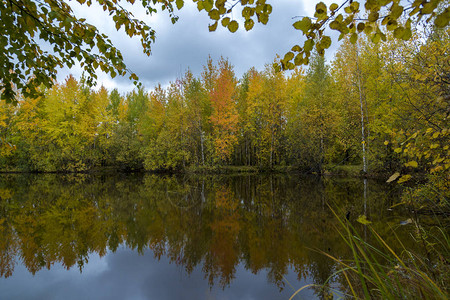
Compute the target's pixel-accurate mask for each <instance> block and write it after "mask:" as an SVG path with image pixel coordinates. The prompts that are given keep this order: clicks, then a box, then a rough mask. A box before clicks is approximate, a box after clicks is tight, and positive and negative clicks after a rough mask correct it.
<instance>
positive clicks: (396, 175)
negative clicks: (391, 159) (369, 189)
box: [386, 172, 400, 182]
mask: <svg viewBox="0 0 450 300" xmlns="http://www.w3.org/2000/svg"><path fill="white" fill-rule="evenodd" d="M399 176H400V173H399V172H395V173H394V174H392V176H391V177H389V179H388V180H387V181H386V182H392V181H394V180H395V179H397V178H398V177H399Z"/></svg>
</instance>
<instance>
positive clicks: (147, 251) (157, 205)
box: [0, 174, 398, 299]
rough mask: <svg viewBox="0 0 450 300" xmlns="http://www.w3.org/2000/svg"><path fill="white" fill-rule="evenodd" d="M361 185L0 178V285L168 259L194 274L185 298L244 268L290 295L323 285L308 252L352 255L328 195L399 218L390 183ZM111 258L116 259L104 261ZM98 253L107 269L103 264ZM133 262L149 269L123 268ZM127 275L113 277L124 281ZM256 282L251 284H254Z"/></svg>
mask: <svg viewBox="0 0 450 300" xmlns="http://www.w3.org/2000/svg"><path fill="white" fill-rule="evenodd" d="M368 186H369V185H368V184H367V182H363V181H362V180H342V179H335V178H328V179H325V180H319V179H317V178H315V177H312V178H298V177H293V176H284V175H283V176H281V175H280V176H276V175H267V176H250V175H249V176H221V177H217V176H209V177H195V176H194V177H192V176H191V177H174V176H166V177H161V176H156V175H148V174H147V175H115V176H111V175H102V176H88V175H67V176H61V175H36V176H17V175H8V176H6V175H3V176H2V177H1V181H0V197H1V202H0V275H1V276H2V277H5V278H7V279H1V280H0V294H2V289H4V286H6V285H8V284H9V285H11V284H12V282H15V281H14V280H16V281H17V280H19V279H18V278H19V277H20V278H22V277H24V276H25V277H26V276H27V275H25V273H24V272H23V267H25V268H26V269H27V270H28V272H30V273H31V274H36V273H37V272H38V271H39V270H43V269H49V270H50V271H42V272H43V273H44V274H47V275H46V276H49V277H51V276H52V275H51V274H57V273H58V272H59V273H60V269H61V267H64V268H66V269H71V270H70V272H73V271H74V269H75V268H77V269H78V270H79V271H81V274H79V272H78V271H77V272H78V274H79V275H77V276H80V278H86V277H89V274H91V273H92V271H91V273H89V272H88V271H87V270H97V271H98V272H106V271H105V270H106V269H102V268H113V269H112V270H110V271H111V272H114V271H116V272H117V271H119V272H125V273H126V274H127V276H131V278H134V277H136V276H144V277H149V275H148V274H150V273H152V274H154V275H153V276H152V279H151V280H152V282H153V283H154V282H155V280H156V281H158V282H160V281H161V279H162V278H165V277H163V276H162V275H163V274H165V273H166V271H165V270H169V269H171V268H174V267H176V268H177V269H178V270H180V269H181V270H183V274H184V275H180V276H181V277H182V278H191V279H192V278H193V282H191V283H190V284H191V285H193V286H194V288H191V289H192V290H195V294H192V295H191V296H192V297H190V296H189V295H187V294H186V295H185V296H184V297H185V298H188V299H194V298H196V299H199V298H197V297H200V299H201V298H210V297H211V294H210V293H211V292H212V291H216V292H217V293H218V294H217V295H222V296H224V295H225V294H226V293H228V294H232V293H233V292H232V291H234V289H229V287H230V286H231V287H233V284H234V283H236V282H241V281H242V278H243V276H244V277H245V276H247V277H248V276H249V274H250V272H251V273H253V274H257V276H256V275H255V276H253V277H249V278H248V279H247V283H246V284H248V285H250V282H252V281H253V282H255V283H258V280H260V279H261V274H264V277H265V279H264V281H265V283H266V284H267V281H268V282H269V283H271V284H272V285H273V287H275V289H276V290H277V293H278V292H280V291H283V293H285V295H290V294H292V292H293V290H294V289H297V288H299V287H301V286H302V285H304V284H307V283H315V284H318V285H321V284H323V283H324V282H325V281H326V280H327V279H328V277H330V276H331V275H332V274H333V273H334V272H335V271H336V265H335V263H334V262H333V261H332V260H330V259H327V258H326V257H325V256H324V255H323V254H322V253H319V252H317V251H313V250H312V249H320V250H322V251H325V252H327V253H329V254H331V255H333V256H335V257H339V258H347V257H349V256H350V253H349V249H348V247H347V246H346V244H345V243H344V242H343V241H342V239H341V238H340V237H339V235H338V234H337V232H336V228H337V227H338V222H337V220H336V218H335V217H334V216H333V215H332V213H331V211H330V210H329V208H328V206H327V203H333V205H336V206H338V207H340V208H341V209H343V211H346V212H348V213H349V215H350V216H352V218H353V217H354V218H356V217H357V216H358V215H359V214H362V213H366V214H367V213H368V212H370V213H371V215H370V216H369V218H370V219H371V220H372V221H374V224H375V225H374V226H378V227H379V230H381V231H383V230H384V229H383V228H385V227H386V226H385V224H386V223H389V222H391V223H394V222H397V221H398V219H396V218H395V217H396V216H395V215H393V214H394V212H389V211H388V210H387V208H388V207H389V206H390V205H391V203H392V201H394V199H395V197H397V194H396V192H395V191H392V190H387V189H386V187H385V186H384V185H379V184H376V183H375V182H371V183H370V192H368V191H367V190H366V189H367V187H368ZM377 224H378V225H377ZM366 238H370V237H366ZM136 252H137V253H139V254H143V256H137V255H136V254H135V253H136ZM105 256H106V257H105ZM124 257H125V258H124ZM139 257H140V258H139ZM117 260H119V261H120V264H110V262H111V261H116V262H117ZM158 260H159V261H160V262H163V263H161V264H159V263H158V264H157V262H158ZM135 261H138V262H137V263H135ZM105 262H108V266H105V265H102V263H103V264H105ZM92 264H94V265H95V264H97V265H96V266H95V267H92ZM132 265H136V266H138V268H144V269H145V270H147V273H148V274H147V275H145V274H144V273H142V274H140V273H136V272H134V271H133V270H131V269H128V270H127V266H132ZM15 269H18V270H22V271H20V272H19V271H17V270H16V271H15ZM102 270H103V271H102ZM108 270H109V269H108ZM126 270H127V271H126ZM16 272H17V274H16ZM42 272H41V273H42ZM46 272H49V273H46ZM52 272H53V273H52ZM155 272H156V273H155ZM94 273H95V271H94ZM172 273H173V272H172ZM28 276H30V275H28ZM53 276H56V275H53ZM191 276H192V277H191ZM8 277H10V278H8ZM198 277H201V278H204V279H205V283H204V286H202V284H201V283H199V282H200V281H199V282H196V280H198ZM116 279H117V278H116ZM36 280H38V279H37V277H36ZM149 280H150V278H149ZM165 280H167V281H168V282H163V281H161V282H160V284H159V287H160V288H161V289H163V290H167V291H165V292H166V293H168V292H169V291H172V290H173V291H172V292H174V290H178V289H179V288H180V287H179V285H180V283H179V282H178V281H177V280H173V279H172V281H171V280H170V276H169V278H165ZM19 281H20V280H19ZM128 281H129V280H128ZM128 281H124V280H122V281H119V283H118V284H119V285H124V286H125V285H126V286H129V285H131V286H133V283H131V282H128ZM131 281H132V280H131ZM30 282H33V281H32V280H30ZM341 282H342V283H344V281H343V279H342V278H339V276H336V278H335V280H334V282H331V283H330V286H332V287H334V288H338V289H341V290H343V291H344V290H345V288H344V287H342V286H341ZM22 284H23V283H22ZM85 284H86V288H92V286H91V287H89V283H88V282H85ZM91 284H92V282H91ZM291 285H292V288H291ZM152 286H153V285H152ZM196 286H198V287H202V288H195V287H196ZM243 286H244V285H243ZM157 287H158V285H156V288H157ZM207 287H209V289H208V288H207ZM222 289H223V291H222V292H220V291H221V290H222ZM187 290H189V289H188V288H187V287H184V288H183V289H181V291H182V292H183V293H187V292H186V291H187ZM208 290H209V292H207V291H208ZM263 290H265V288H264V287H263V286H261V284H259V285H258V288H257V289H254V292H255V291H256V292H257V291H260V292H261V291H263ZM225 291H226V292H225ZM160 292H161V293H163V292H164V291H160ZM199 292H201V293H203V294H201V295H200V294H198V293H199ZM312 292H313V293H315V295H316V296H317V297H319V298H324V297H325V296H326V293H327V292H326V291H323V290H322V289H320V288H316V289H315V290H313V291H312ZM192 293H194V291H192ZM306 293H310V292H306ZM258 294H260V296H258V297H257V298H256V299H273V297H269V295H273V294H272V293H270V292H267V293H265V294H264V293H263V294H261V293H259V292H258ZM128 295H131V294H128ZM133 295H134V294H133ZM217 295H216V296H217ZM216 296H213V298H214V297H216ZM222 296H219V297H218V298H221V297H222ZM174 297H175V296H174V295H173V297H172V298H174ZM268 297H269V298H268ZM24 298H26V297H24ZM115 298H118V299H123V298H130V297H120V296H118V295H117V294H116V297H115ZM131 298H140V297H138V296H132V297H131ZM144 298H148V297H144ZM154 298H155V299H164V298H167V297H162V296H155V297H154ZM170 298H171V297H169V298H167V299H170ZM182 298H183V297H182ZM225 298H226V297H225ZM231 298H232V297H231ZM238 298H244V297H238ZM252 298H254V296H253V297H252Z"/></svg>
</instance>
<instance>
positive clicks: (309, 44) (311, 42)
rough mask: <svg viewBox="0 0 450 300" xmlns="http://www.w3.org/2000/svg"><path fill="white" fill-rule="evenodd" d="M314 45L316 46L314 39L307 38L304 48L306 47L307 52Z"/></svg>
mask: <svg viewBox="0 0 450 300" xmlns="http://www.w3.org/2000/svg"><path fill="white" fill-rule="evenodd" d="M313 47H314V40H312V39H310V40H306V41H305V43H304V44H303V49H305V51H306V52H311V50H312V49H313Z"/></svg>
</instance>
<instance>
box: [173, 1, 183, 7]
mask: <svg viewBox="0 0 450 300" xmlns="http://www.w3.org/2000/svg"><path fill="white" fill-rule="evenodd" d="M175 3H176V5H177V8H178V9H182V8H183V6H184V1H183V0H176V1H175Z"/></svg>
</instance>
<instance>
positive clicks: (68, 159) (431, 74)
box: [0, 25, 450, 180]
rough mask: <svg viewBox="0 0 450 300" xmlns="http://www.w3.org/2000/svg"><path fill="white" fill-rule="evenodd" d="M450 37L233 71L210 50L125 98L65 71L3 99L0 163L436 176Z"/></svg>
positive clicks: (439, 34) (442, 162) (346, 47)
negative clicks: (286, 68)
mask: <svg viewBox="0 0 450 300" xmlns="http://www.w3.org/2000/svg"><path fill="white" fill-rule="evenodd" d="M449 37H450V30H449V29H448V28H446V29H436V28H432V27H430V26H426V25H424V26H423V27H420V29H416V30H414V32H413V34H412V37H411V39H409V40H408V41H403V40H398V39H395V38H394V37H393V36H391V37H389V36H388V38H387V41H386V42H385V43H383V44H374V43H372V42H371V41H369V40H367V39H363V38H362V37H361V38H360V39H359V40H358V41H354V40H352V39H350V38H348V39H344V40H343V42H342V43H341V45H340V47H339V49H338V50H337V52H336V55H335V57H334V59H333V60H332V61H331V62H330V63H329V64H327V63H326V61H325V59H324V58H323V57H322V56H320V55H313V56H312V57H311V59H310V64H309V67H308V68H301V67H298V68H296V69H294V70H293V71H291V72H279V71H277V70H275V69H276V64H273V65H272V64H268V65H266V67H265V69H264V70H262V71H258V70H256V69H254V68H251V69H250V70H248V71H247V72H246V73H245V74H244V75H243V76H242V77H241V78H239V79H238V78H237V77H236V75H235V72H234V70H233V66H232V64H231V62H230V61H228V60H227V59H225V58H220V59H219V61H218V62H214V61H213V60H212V59H211V58H208V59H207V61H206V64H205V66H204V67H203V72H202V73H201V76H199V77H195V76H194V75H193V74H192V72H191V71H189V70H187V71H186V72H185V74H184V75H183V76H182V78H180V79H177V80H176V81H175V82H172V83H170V84H169V85H168V86H167V87H163V86H161V85H158V86H156V87H155V88H154V89H153V90H150V91H147V90H145V89H143V88H138V89H135V90H134V91H132V92H130V93H127V94H125V95H121V94H120V93H119V92H118V91H117V90H112V91H108V90H106V89H105V88H104V87H101V88H100V89H99V90H97V91H95V90H92V89H90V88H89V87H88V85H87V84H86V82H85V80H84V79H83V78H81V79H80V80H79V81H78V80H76V79H75V78H73V77H71V76H70V77H68V78H67V79H66V80H65V81H64V82H62V83H57V84H55V85H54V86H53V87H51V88H45V87H44V86H41V87H40V91H41V92H42V96H40V97H38V98H28V97H24V96H22V95H18V96H17V103H18V104H17V105H15V106H13V105H10V104H7V103H5V102H1V103H0V111H1V112H0V139H1V141H0V169H1V170H2V171H17V170H21V171H50V172H51V171H86V170H91V169H95V168H102V167H115V168H120V169H127V170H137V169H145V170H150V171H179V170H186V169H188V168H194V169H195V168H208V167H217V166H253V167H256V168H260V169H273V168H276V167H279V166H290V167H292V168H295V169H299V170H302V171H304V172H316V173H323V172H324V171H325V170H326V169H327V168H328V169H329V168H330V166H336V165H342V164H353V165H355V164H357V165H359V164H361V165H363V167H362V168H363V169H364V171H366V172H367V171H369V172H371V171H373V172H393V171H400V173H405V172H409V173H411V172H416V171H417V170H422V171H423V170H426V171H431V172H438V173H439V172H445V171H446V170H447V169H448V168H449V166H450V162H449V159H448V157H449V155H448V154H449V150H448V145H447V141H448V121H447V119H448V114H449V111H450V110H449V97H450V96H449V95H450V88H449V86H450V85H449V78H450V77H449V76H450V75H449V74H450V59H449V57H450V55H449V50H450V39H449ZM277 59H278V58H277ZM277 59H276V60H277ZM363 162H364V163H363ZM402 170H403V171H402ZM405 170H406V171H405ZM406 179H407V178H406V177H404V180H406Z"/></svg>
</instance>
